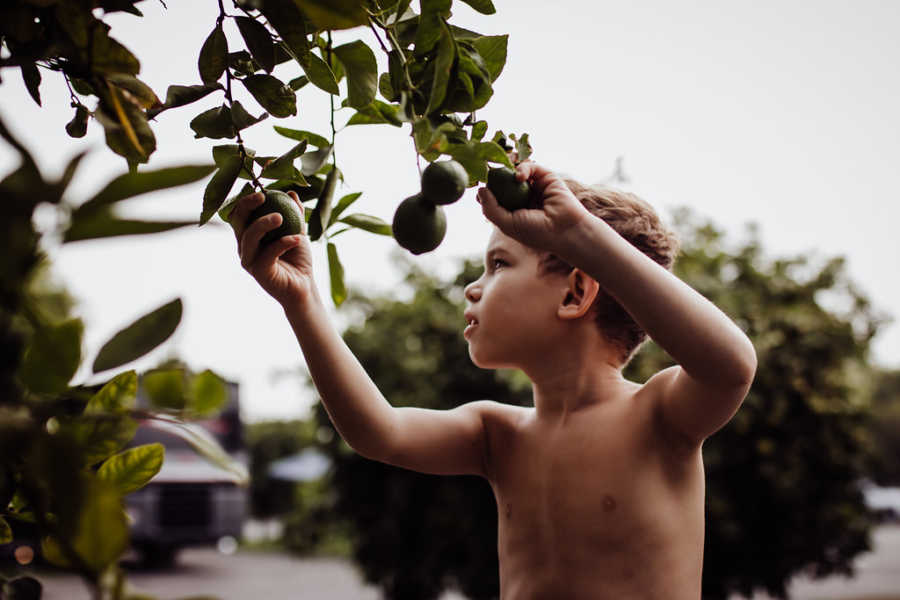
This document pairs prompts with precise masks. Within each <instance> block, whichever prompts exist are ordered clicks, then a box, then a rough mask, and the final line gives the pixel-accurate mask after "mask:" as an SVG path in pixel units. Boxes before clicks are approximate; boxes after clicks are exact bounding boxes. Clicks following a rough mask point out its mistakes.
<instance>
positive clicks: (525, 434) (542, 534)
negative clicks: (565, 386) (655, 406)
mask: <svg viewBox="0 0 900 600" xmlns="http://www.w3.org/2000/svg"><path fill="white" fill-rule="evenodd" d="M604 416H605V418H603V417H604ZM647 427H648V424H647V423H646V422H642V421H640V420H639V419H636V418H628V417H623V416H620V415H615V414H611V415H601V416H599V417H597V418H594V419H585V420H584V421H582V422H579V423H577V424H574V423H573V424H571V425H568V426H565V427H557V428H544V427H539V426H534V427H523V428H521V430H519V431H517V432H516V433H515V434H514V435H511V436H510V438H509V439H508V440H506V443H505V448H502V449H498V450H497V453H495V454H494V457H495V458H496V461H495V470H494V481H493V486H494V492H495V496H496V499H497V508H498V518H499V525H500V537H501V540H500V541H501V545H503V544H504V542H506V543H510V544H513V545H517V543H518V542H519V541H521V542H522V543H524V544H527V543H529V540H530V543H532V544H533V543H540V544H544V545H545V547H553V546H557V545H565V546H566V547H568V548H571V549H573V550H576V549H577V547H578V546H579V545H580V544H583V545H584V546H585V547H591V546H595V545H599V546H603V547H606V548H609V547H612V546H615V545H618V544H620V543H625V542H627V541H628V540H629V539H633V538H634V536H635V535H638V534H640V532H642V531H646V530H647V529H648V528H650V529H652V528H653V527H654V523H653V521H654V520H655V518H656V517H655V515H656V514H657V509H658V508H659V505H658V503H659V502H665V496H667V495H668V494H669V493H670V491H671V489H669V485H668V483H669V482H668V481H667V474H666V473H665V465H664V464H662V463H661V461H660V457H659V454H658V452H656V451H655V450H656V449H655V446H654V444H653V440H652V439H651V438H650V437H649V435H650V434H649V432H648V429H647Z"/></svg>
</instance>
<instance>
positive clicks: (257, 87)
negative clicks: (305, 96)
mask: <svg viewBox="0 0 900 600" xmlns="http://www.w3.org/2000/svg"><path fill="white" fill-rule="evenodd" d="M310 79H312V78H310ZM241 82H242V83H243V84H244V87H246V88H247V90H248V91H249V92H250V93H251V94H252V95H253V97H254V98H255V99H256V101H257V102H259V103H260V105H261V106H262V107H263V108H265V109H266V110H267V111H269V113H270V114H271V115H272V116H273V117H278V118H285V117H290V116H292V115H296V114H297V96H296V94H295V93H294V90H292V89H291V88H290V86H287V85H285V84H284V83H282V82H281V80H279V79H277V78H276V77H272V76H271V75H250V76H248V77H245V78H244V79H241Z"/></svg>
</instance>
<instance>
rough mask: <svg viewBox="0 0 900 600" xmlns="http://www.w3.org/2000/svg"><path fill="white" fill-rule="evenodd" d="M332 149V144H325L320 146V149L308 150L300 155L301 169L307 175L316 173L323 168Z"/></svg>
mask: <svg viewBox="0 0 900 600" xmlns="http://www.w3.org/2000/svg"><path fill="white" fill-rule="evenodd" d="M331 151H332V147H331V145H330V144H326V145H325V146H322V147H320V148H319V149H318V150H313V151H312V152H307V153H306V154H304V155H303V156H301V157H300V164H301V165H302V167H301V169H300V171H301V172H302V173H303V175H304V176H306V177H309V176H311V175H315V174H316V173H318V172H319V169H321V168H322V167H323V166H324V165H325V163H326V162H327V161H328V157H329V156H331Z"/></svg>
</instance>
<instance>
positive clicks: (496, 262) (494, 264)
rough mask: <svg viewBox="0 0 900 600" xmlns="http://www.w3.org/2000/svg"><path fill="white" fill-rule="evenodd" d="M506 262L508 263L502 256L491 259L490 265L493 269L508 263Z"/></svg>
mask: <svg viewBox="0 0 900 600" xmlns="http://www.w3.org/2000/svg"><path fill="white" fill-rule="evenodd" d="M508 264H509V263H508V262H506V261H505V260H503V259H502V258H495V259H494V260H492V261H491V267H492V268H493V269H495V270H496V269H497V268H498V267H502V266H506V265H508Z"/></svg>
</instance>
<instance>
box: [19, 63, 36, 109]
mask: <svg viewBox="0 0 900 600" xmlns="http://www.w3.org/2000/svg"><path fill="white" fill-rule="evenodd" d="M19 68H20V69H21V70H22V80H23V81H24V82H25V87H26V88H27V89H28V93H29V94H30V95H31V98H32V99H33V100H34V101H35V102H36V103H37V105H38V106H40V105H41V91H40V89H39V88H40V86H41V72H40V71H38V68H37V67H36V66H35V65H34V63H32V62H28V63H23V64H22V65H20V66H19Z"/></svg>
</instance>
